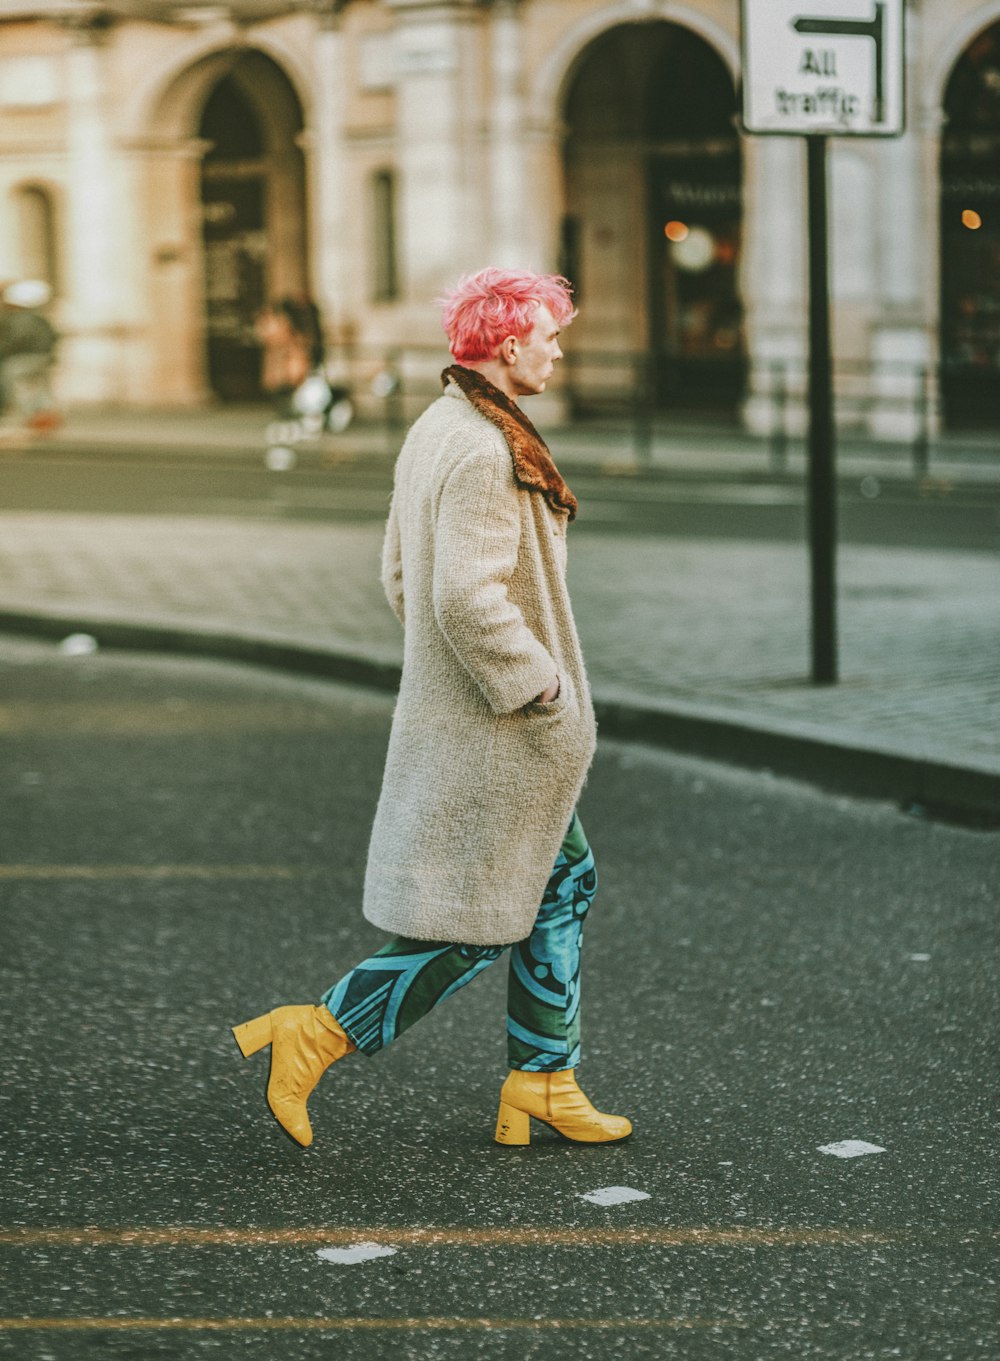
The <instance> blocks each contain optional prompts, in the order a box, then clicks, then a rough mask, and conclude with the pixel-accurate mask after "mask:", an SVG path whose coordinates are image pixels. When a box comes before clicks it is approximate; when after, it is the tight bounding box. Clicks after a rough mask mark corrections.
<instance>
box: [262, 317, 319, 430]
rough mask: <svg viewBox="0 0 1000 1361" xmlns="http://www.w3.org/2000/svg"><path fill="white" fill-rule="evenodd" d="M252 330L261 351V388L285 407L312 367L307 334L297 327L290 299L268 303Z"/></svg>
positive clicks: (297, 320) (297, 321) (280, 405)
mask: <svg viewBox="0 0 1000 1361" xmlns="http://www.w3.org/2000/svg"><path fill="white" fill-rule="evenodd" d="M254 331H255V333H256V336H257V339H258V340H259V341H260V344H261V348H262V350H263V352H264V353H263V363H262V366H261V387H263V389H264V391H265V392H266V393H268V395H269V396H271V397H273V398H274V399H275V401H276V402H277V404H278V406H279V408H280V409H282V410H284V409H285V408H286V407H287V405H288V401H289V398H290V397H291V395H292V393H293V392H294V391H295V389H296V388H297V387H298V386H299V384H300V383H301V382H302V381H303V379H305V378H306V377H307V376H308V374H309V370H310V366H311V347H310V340H309V337H308V336H307V335H306V334H305V333H304V332H303V331H302V330H301V329H300V327H299V318H298V315H297V312H296V308H295V305H294V303H293V302H292V300H291V299H290V298H282V299H281V300H280V301H277V302H270V303H268V305H267V306H266V307H265V308H263V310H262V311H261V312H260V313H259V314H258V316H257V320H256V321H255V323H254Z"/></svg>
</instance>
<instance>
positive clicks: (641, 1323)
mask: <svg viewBox="0 0 1000 1361" xmlns="http://www.w3.org/2000/svg"><path fill="white" fill-rule="evenodd" d="M749 1326H750V1325H749V1324H748V1323H746V1322H744V1321H743V1320H742V1319H711V1318H436V1317H429V1318H358V1317H352V1318H313V1317H309V1316H307V1317H305V1318H295V1317H291V1318H267V1317H265V1318H253V1317H249V1318H244V1317H237V1318H116V1317H112V1318H0V1332H31V1331H56V1330H61V1331H64V1332H73V1331H80V1332H83V1331H86V1332H128V1331H135V1330H140V1329H141V1330H143V1331H150V1332H154V1331H155V1332H160V1331H177V1332H192V1333H193V1332H213V1333H224V1332H243V1333H255V1332H296V1333H298V1332H350V1331H353V1330H361V1329H363V1330H365V1331H367V1332H378V1331H392V1332H425V1333H426V1332H459V1331H462V1330H463V1329H464V1330H468V1331H478V1332H512V1331H519V1332H531V1331H545V1332H558V1331H560V1330H566V1331H570V1330H573V1331H577V1332H580V1331H582V1330H585V1329H596V1330H600V1331H604V1332H626V1331H630V1330H632V1329H637V1328H638V1329H661V1328H662V1329H710V1328H747V1327H749Z"/></svg>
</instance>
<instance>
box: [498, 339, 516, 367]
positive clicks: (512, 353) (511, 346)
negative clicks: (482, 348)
mask: <svg viewBox="0 0 1000 1361" xmlns="http://www.w3.org/2000/svg"><path fill="white" fill-rule="evenodd" d="M497 358H498V359H499V360H500V361H501V362H502V363H504V364H513V363H514V362H515V360H516V359H517V337H516V336H505V337H504V339H503V340H501V342H500V348H499V350H497Z"/></svg>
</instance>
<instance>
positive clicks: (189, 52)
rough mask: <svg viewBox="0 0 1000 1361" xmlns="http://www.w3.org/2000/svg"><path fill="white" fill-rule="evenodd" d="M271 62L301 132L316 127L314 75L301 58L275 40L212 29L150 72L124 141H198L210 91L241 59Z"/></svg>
mask: <svg viewBox="0 0 1000 1361" xmlns="http://www.w3.org/2000/svg"><path fill="white" fill-rule="evenodd" d="M251 51H257V52H260V53H262V54H263V55H264V56H265V57H269V58H270V59H271V61H273V62H274V64H275V66H277V67H278V68H279V70H281V71H282V72H283V74H284V75H285V77H286V78H287V80H288V82H289V84H290V85H291V87H292V89H293V90H294V92H295V95H296V96H297V98H298V101H299V104H300V106H301V109H302V115H303V126H304V127H305V128H309V127H311V126H312V122H313V89H312V79H313V77H312V72H311V71H310V70H309V69H308V68H307V67H306V66H305V65H304V64H303V63H302V61H301V60H300V58H299V54H298V53H297V52H296V51H295V50H294V48H292V47H290V46H289V45H288V44H287V43H284V42H281V41H280V40H279V39H278V38H277V37H275V35H274V34H271V33H267V32H265V31H252V32H247V31H246V30H244V29H241V28H239V27H237V26H236V25H225V26H224V28H223V31H221V32H220V30H219V29H218V28H213V29H212V30H211V31H210V32H207V33H204V34H199V35H197V36H196V37H193V38H192V39H191V40H190V41H189V42H186V43H183V44H180V45H179V46H178V47H177V48H175V50H174V51H173V52H172V53H171V56H170V58H169V60H167V61H165V62H164V63H163V64H162V65H160V66H158V67H157V68H156V69H155V70H153V71H151V72H150V73H149V75H148V76H147V77H146V79H145V80H143V81H142V82H140V84H139V85H138V87H137V88H136V90H135V91H134V93H133V94H132V96H131V97H130V99H129V100H128V101H127V102H126V104H125V107H124V110H123V115H122V137H123V138H124V140H126V141H127V142H130V143H133V144H138V145H142V144H144V143H147V142H149V141H155V142H162V141H169V140H171V139H178V140H180V139H184V138H190V137H194V136H195V135H196V130H197V121H198V112H199V110H200V109H201V107H202V105H203V104H204V101H205V98H206V97H207V94H208V91H209V90H210V89H211V88H212V86H213V85H214V84H216V83H217V81H218V80H219V79H221V77H222V76H223V75H224V74H225V72H226V70H227V68H228V67H229V66H230V65H231V64H232V62H233V60H234V58H235V57H238V56H239V54H240V53H243V52H251Z"/></svg>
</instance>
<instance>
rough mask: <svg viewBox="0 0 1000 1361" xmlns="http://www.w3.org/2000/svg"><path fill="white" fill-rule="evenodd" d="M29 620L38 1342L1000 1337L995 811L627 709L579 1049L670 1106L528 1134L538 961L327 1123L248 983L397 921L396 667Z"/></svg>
mask: <svg viewBox="0 0 1000 1361" xmlns="http://www.w3.org/2000/svg"><path fill="white" fill-rule="evenodd" d="M0 644H2V645H0V745H2V757H0V803H2V807H3V818H2V823H0V836H2V845H0V898H2V921H3V931H4V948H3V952H2V965H0V969H2V988H0V1014H2V1017H3V1033H4V1035H5V1037H6V1041H5V1051H6V1052H5V1064H4V1077H5V1081H4V1083H3V1087H2V1091H0V1123H2V1132H3V1137H2V1139H0V1160H2V1167H3V1177H2V1182H0V1197H2V1210H0V1225H2V1231H0V1276H2V1281H3V1289H2V1301H3V1303H2V1306H0V1314H2V1318H0V1356H3V1357H11V1358H15V1359H16V1361H69V1359H70V1358H72V1361H79V1359H80V1358H100V1361H105V1358H127V1359H128V1361H144V1359H145V1358H152V1357H157V1358H160V1357H169V1358H178V1359H179V1358H185V1359H186V1358H190V1357H195V1356H202V1355H205V1356H217V1357H223V1358H229V1357H233V1358H236V1357H239V1358H241V1361H242V1359H243V1358H247V1359H248V1361H256V1358H268V1361H273V1359H277V1361H312V1358H316V1359H317V1361H319V1358H324V1361H325V1358H327V1357H329V1356H336V1357H337V1358H338V1359H339V1358H346V1361H354V1359H355V1358H357V1359H359V1361H374V1358H381V1357H384V1356H386V1355H388V1354H395V1355H398V1356H400V1357H406V1358H414V1361H417V1359H418V1358H419V1361H424V1358H438V1357H441V1358H501V1357H507V1356H509V1355H511V1354H513V1355H516V1356H518V1357H519V1358H528V1359H530V1358H545V1359H546V1361H550V1359H551V1358H555V1359H556V1361H561V1359H562V1358H566V1359H567V1361H568V1358H574V1359H575V1358H595V1359H596V1358H608V1357H623V1358H624V1357H628V1358H632V1357H653V1358H660V1357H664V1358H674V1357H676V1358H683V1359H684V1361H714V1358H735V1359H737V1361H772V1358H789V1359H794V1361H804V1359H806V1358H837V1361H863V1359H864V1358H892V1357H903V1358H905V1361H966V1358H969V1359H970V1361H971V1358H976V1359H977V1361H979V1359H980V1358H982V1359H984V1361H986V1359H988V1361H994V1358H996V1357H997V1355H1000V1315H998V1311H997V1296H996V1274H997V1273H996V1237H997V1202H998V1174H997V1164H996V1159H995V1126H994V1125H993V1123H992V1119H993V1117H994V1116H995V1110H993V1109H992V1101H993V1096H994V1094H995V1086H996V1077H997V1060H996V1055H997V1045H996V1039H997V1026H996V1021H997V990H996V983H997V959H998V956H997V952H996V949H995V936H994V935H993V934H992V933H993V932H994V930H995V926H994V921H995V918H994V912H995V890H996V882H997V867H998V848H1000V840H998V835H997V834H996V833H984V832H973V831H969V830H962V829H958V828H954V827H948V826H943V825H939V824H935V823H932V822H927V821H920V820H915V819H913V818H908V817H905V816H904V815H902V814H901V813H899V812H898V811H897V810H896V809H895V808H893V807H890V806H888V805H882V804H876V803H866V802H856V801H852V800H846V799H835V798H831V797H828V796H826V795H824V794H821V793H819V792H817V791H815V790H812V789H809V788H806V787H804V786H799V785H796V784H794V783H790V782H783V781H780V780H776V779H769V778H766V777H763V776H760V775H756V774H748V773H745V772H738V771H734V770H732V769H729V768H726V767H721V766H715V765H711V764H708V763H703V762H698V761H695V760H691V759H681V758H678V757H675V756H669V755H664V754H663V753H657V752H652V751H649V750H646V749H644V748H642V747H638V746H634V747H633V746H626V745H621V744H616V743H613V742H602V744H601V746H600V749H599V752H598V756H597V760H596V763H595V767H594V770H593V773H592V776H591V779H590V781H589V783H588V786H587V788H586V790H585V795H584V799H583V802H582V805H581V812H582V815H583V819H584V822H585V824H586V826H587V828H588V831H589V834H590V838H591V841H592V843H593V845H594V847H595V852H596V854H597V857H598V864H599V868H600V874H601V889H600V892H599V894H598V899H597V902H596V904H595V907H594V909H593V911H592V913H591V916H590V918H589V921H588V927H587V946H586V962H585V988H586V1004H585V1020H584V1062H583V1064H582V1066H581V1070H580V1076H581V1081H582V1083H583V1085H584V1086H585V1087H586V1089H587V1090H588V1091H589V1092H590V1094H591V1095H592V1096H593V1097H594V1099H595V1100H596V1101H597V1103H598V1104H600V1105H602V1106H603V1107H604V1109H608V1110H614V1111H621V1112H623V1113H626V1114H628V1115H630V1116H631V1117H632V1118H633V1120H634V1122H635V1134H634V1136H633V1138H632V1139H631V1140H630V1141H629V1142H627V1143H626V1144H623V1145H620V1146H615V1147H607V1148H601V1147H589V1148H587V1147H578V1146H571V1145H567V1144H564V1143H562V1142H561V1141H559V1140H558V1139H557V1138H556V1137H555V1136H552V1135H549V1134H548V1133H547V1132H546V1131H541V1132H536V1133H535V1135H534V1139H533V1143H532V1146H531V1147H530V1148H529V1149H525V1150H512V1149H501V1148H499V1147H498V1146H496V1145H495V1144H494V1143H493V1142H492V1138H491V1135H492V1128H493V1122H494V1119H495V1114H496V1102H497V1096H498V1092H499V1086H500V1083H501V1081H502V1078H503V1076H504V1071H505V1063H504V1045H503V1028H502V1016H503V1001H504V983H505V979H504V965H503V964H500V965H498V966H496V967H495V968H494V969H493V970H492V971H491V973H489V974H488V975H487V976H485V977H484V978H481V979H479V980H478V981H477V982H476V983H475V984H473V985H472V986H471V987H470V988H468V989H467V990H465V991H464V992H463V993H461V994H460V995H459V996H457V997H456V998H454V999H452V1000H451V1001H450V1002H449V1003H448V1004H447V1005H446V1006H445V1007H444V1008H442V1009H441V1010H440V1011H439V1012H438V1013H436V1014H435V1015H434V1016H432V1017H430V1018H429V1019H428V1020H427V1021H426V1022H424V1023H423V1024H422V1025H421V1026H420V1027H417V1028H415V1029H414V1030H412V1031H411V1032H409V1033H408V1034H407V1035H406V1036H405V1037H403V1039H402V1040H401V1041H400V1042H399V1044H398V1045H397V1046H396V1047H395V1048H394V1049H393V1050H390V1051H389V1052H387V1053H385V1054H383V1055H382V1056H380V1057H378V1058H376V1059H374V1060H366V1059H364V1058H362V1057H360V1056H356V1057H354V1058H352V1059H349V1060H347V1061H346V1062H344V1063H343V1064H342V1065H341V1066H340V1067H339V1068H338V1069H335V1070H334V1071H333V1072H332V1073H330V1074H328V1075H327V1077H326V1079H325V1080H324V1081H323V1083H322V1084H321V1086H320V1088H319V1089H318V1090H317V1092H316V1094H315V1095H314V1097H313V1099H312V1102H311V1106H310V1109H311V1113H312V1116H313V1123H314V1126H315V1128H316V1131H317V1137H316V1142H315V1144H314V1145H313V1147H312V1148H311V1149H309V1150H308V1151H303V1150H300V1149H297V1148H296V1147H294V1146H293V1145H291V1144H290V1142H289V1141H288V1140H287V1139H285V1138H284V1137H283V1136H282V1134H281V1133H280V1131H279V1130H278V1128H277V1126H276V1125H275V1124H274V1122H273V1121H272V1120H271V1119H270V1118H269V1117H268V1116H267V1113H266V1110H265V1107H264V1104H263V1098H262V1087H263V1083H264V1080H265V1074H266V1061H265V1059H264V1057H263V1056H258V1057H257V1058H256V1059H254V1060H251V1061H249V1062H244V1061H243V1060H242V1059H241V1058H240V1056H239V1054H238V1052H237V1050H236V1047H235V1045H234V1043H233V1041H232V1038H231V1036H230V1034H229V1030H228V1027H229V1026H230V1025H231V1024H233V1023H234V1022H237V1021H242V1020H244V1019H246V1018H247V1017H249V1016H251V1015H255V1014H256V1013H257V1012H258V1011H260V1010H262V1009H264V1008H265V1007H267V1006H269V1005H274V1004H278V1003H280V1002H285V1001H296V1000H298V1001H308V1000H312V999H315V998H317V997H318V995H319V993H320V992H321V991H322V990H323V989H324V988H325V987H326V986H327V985H328V984H329V983H330V982H332V981H333V980H334V979H335V978H336V977H337V976H338V974H339V973H340V972H341V971H342V970H343V969H345V968H347V967H349V966H350V965H351V964H353V963H354V962H355V961H356V960H357V959H358V958H359V957H360V956H361V955H362V954H363V953H366V952H367V951H369V950H370V949H371V948H372V947H373V946H375V945H376V942H378V941H379V940H380V939H381V937H380V935H379V933H377V932H376V931H375V930H374V929H373V928H371V927H369V926H367V925H366V924H365V923H364V922H363V921H362V920H361V918H360V913H359V906H358V904H359V892H360V885H361V877H362V873H363V867H364V858H365V850H366V842H367V834H368V829H369V826H370V821H371V816H372V812H373V808H374V803H375V799H376V796H377V792H378V785H379V778H380V773H381V762H382V757H383V752H384V748H385V742H386V737H387V732H388V725H389V721H390V713H391V700H390V699H388V698H386V697H384V696H378V695H373V694H369V693H366V692H363V691H360V690H351V689H348V688H342V687H336V686H332V685H326V684H321V683H318V682H305V681H299V680H296V679H293V678H289V677H286V676H278V675H275V674H270V673H266V672H257V671H254V670H252V669H249V668H246V669H241V668H238V667H229V666H225V665H222V664H213V663H208V662H205V663H198V662H190V661H185V662H181V661H174V660H170V659H166V658H159V657H153V656H143V657H134V656H128V655H115V654H111V653H99V654H97V655H95V656H91V657H80V658H67V657H61V656H59V655H58V654H57V652H56V650H55V649H54V648H49V647H47V646H43V645H41V644H34V643H31V644H29V643H21V642H12V641H10V640H0ZM852 1139H853V1140H864V1141H867V1142H869V1143H871V1144H874V1145H877V1146H878V1147H880V1148H882V1149H884V1151H883V1152H880V1153H869V1154H867V1155H865V1156H859V1157H856V1158H850V1159H845V1158H838V1157H836V1156H832V1155H830V1154H827V1153H824V1152H821V1151H820V1149H821V1148H822V1147H823V1146H825V1145H828V1144H831V1143H833V1142H837V1141H841V1140H852ZM608 1186H618V1187H629V1188H634V1189H636V1190H639V1191H642V1192H644V1193H645V1194H646V1196H647V1197H648V1199H643V1200H637V1201H633V1202H630V1203H623V1204H618V1205H614V1206H610V1207H602V1206H599V1205H595V1204H592V1203H590V1202H588V1201H586V1200H583V1199H581V1196H582V1195H583V1194H584V1193H587V1192H590V1191H593V1190H595V1189H597V1188H602V1187H608ZM358 1242H374V1243H376V1244H377V1245H378V1246H380V1247H382V1248H394V1249H396V1251H395V1252H394V1253H393V1254H392V1255H388V1254H387V1255H384V1256H381V1257H377V1258H372V1259H370V1260H367V1261H363V1262H358V1263H354V1264H344V1263H338V1262H335V1261H330V1260H326V1259H323V1258H321V1257H319V1256H318V1255H317V1254H318V1252H319V1251H321V1250H325V1249H329V1248H330V1247H341V1248H343V1247H349V1246H350V1245H352V1244H356V1243H358Z"/></svg>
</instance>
